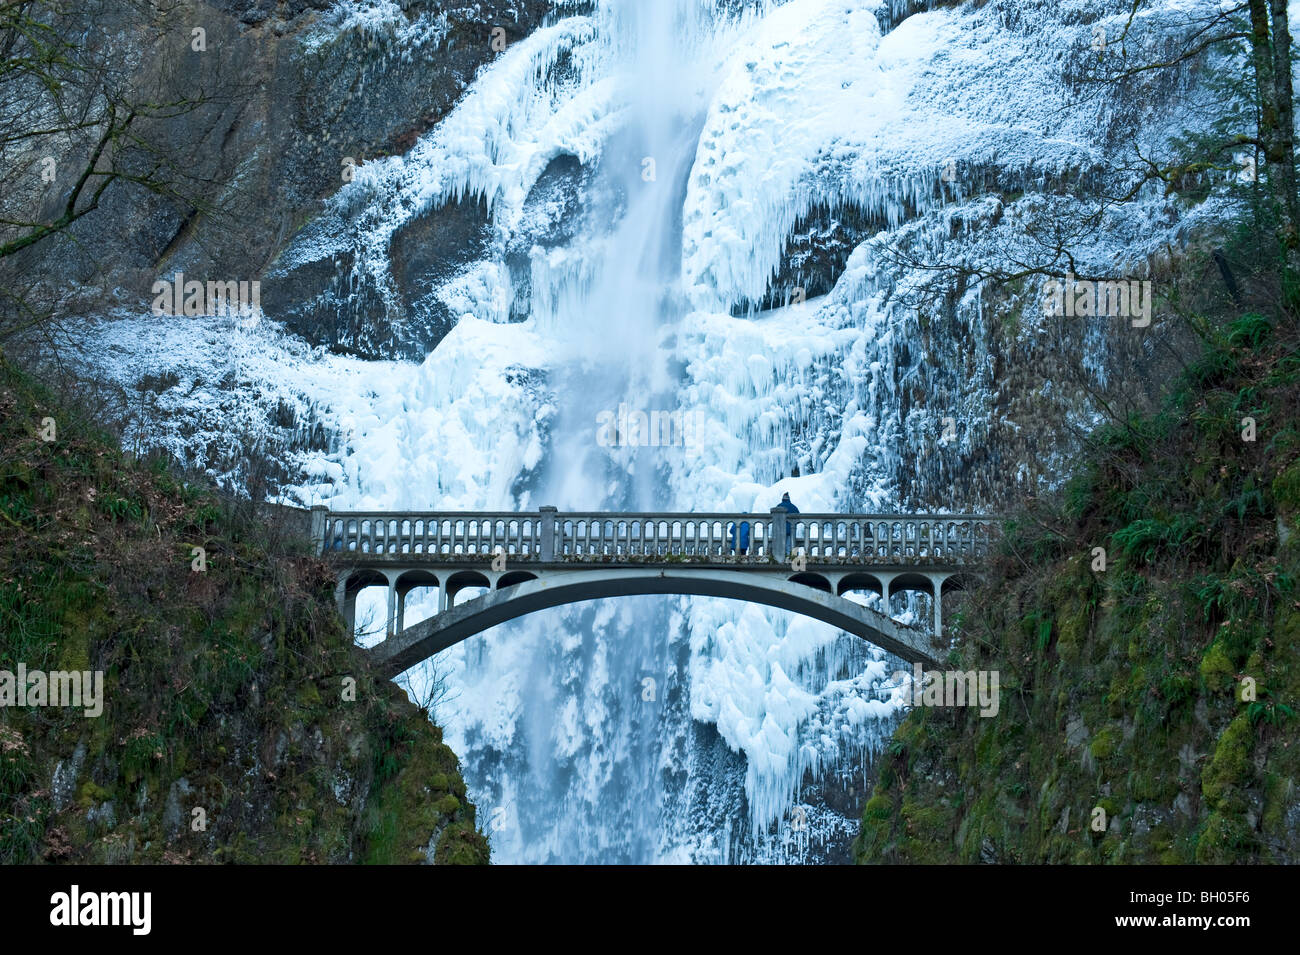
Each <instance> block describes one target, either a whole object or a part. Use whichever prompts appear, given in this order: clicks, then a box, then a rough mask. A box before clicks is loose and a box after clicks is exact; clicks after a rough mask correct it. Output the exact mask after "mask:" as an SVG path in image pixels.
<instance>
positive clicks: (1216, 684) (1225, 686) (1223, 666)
mask: <svg viewBox="0 0 1300 955" xmlns="http://www.w3.org/2000/svg"><path fill="white" fill-rule="evenodd" d="M1200 672H1201V679H1202V680H1203V681H1205V686H1206V687H1207V688H1208V689H1209V690H1211V691H1212V692H1215V693H1226V692H1228V691H1230V690H1231V689H1232V686H1233V683H1234V682H1235V677H1236V672H1237V671H1236V667H1234V666H1233V665H1232V661H1231V660H1230V659H1228V654H1227V653H1226V652H1225V651H1224V649H1223V646H1222V645H1221V644H1219V643H1217V642H1216V643H1212V644H1210V645H1209V646H1208V647H1207V648H1206V650H1205V655H1204V656H1202V657H1201V666H1200Z"/></svg>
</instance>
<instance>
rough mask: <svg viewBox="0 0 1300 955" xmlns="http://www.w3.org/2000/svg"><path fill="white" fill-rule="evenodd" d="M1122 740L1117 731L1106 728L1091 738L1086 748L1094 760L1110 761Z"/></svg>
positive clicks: (1111, 727)
mask: <svg viewBox="0 0 1300 955" xmlns="http://www.w3.org/2000/svg"><path fill="white" fill-rule="evenodd" d="M1122 739H1123V737H1122V735H1121V734H1120V732H1119V730H1117V729H1116V728H1115V727H1113V726H1108V727H1106V728H1105V729H1103V730H1102V731H1101V732H1100V733H1098V734H1097V735H1096V736H1095V737H1093V740H1092V743H1091V744H1090V745H1089V746H1088V752H1090V753H1091V754H1092V758H1093V759H1096V760H1107V759H1110V758H1111V757H1112V756H1114V755H1115V750H1116V749H1118V748H1119V744H1120V742H1121V741H1122Z"/></svg>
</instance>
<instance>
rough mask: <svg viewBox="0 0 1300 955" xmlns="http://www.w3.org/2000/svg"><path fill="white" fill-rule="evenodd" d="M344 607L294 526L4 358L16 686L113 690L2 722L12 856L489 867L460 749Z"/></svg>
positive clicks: (1, 470) (11, 710) (4, 640)
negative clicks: (387, 669) (63, 679)
mask: <svg viewBox="0 0 1300 955" xmlns="http://www.w3.org/2000/svg"><path fill="white" fill-rule="evenodd" d="M199 548H201V551H200V550H198V549H199ZM332 601H333V581H332V579H331V576H330V574H329V572H328V569H327V568H326V567H325V565H324V564H323V563H321V562H320V561H318V560H316V559H314V558H313V557H311V556H310V555H309V554H308V549H307V546H306V542H305V540H302V539H301V538H299V537H298V536H297V535H296V534H295V533H294V530H293V527H292V525H287V524H284V523H282V522H277V521H275V520H270V519H268V518H267V515H266V512H265V511H264V510H263V509H259V508H255V507H253V506H251V505H248V504H246V503H238V502H235V501H233V500H230V499H225V498H221V497H218V496H216V495H214V494H213V493H211V492H209V491H207V490H204V489H201V488H199V487H196V486H194V485H192V484H189V483H186V482H184V481H181V480H178V479H177V477H176V476H175V475H174V472H173V471H172V470H171V469H169V467H168V465H167V464H166V462H164V461H160V460H153V461H141V460H133V459H130V458H129V457H128V456H126V455H123V454H122V453H121V452H120V451H119V450H118V449H117V447H116V446H115V444H114V443H113V442H112V441H111V440H110V439H109V438H108V436H107V435H105V434H102V433H99V432H98V431H97V430H96V429H95V428H94V426H93V425H91V424H90V423H88V421H87V420H86V418H85V417H83V416H82V415H81V414H80V413H79V412H77V411H76V410H74V409H72V408H69V407H68V406H67V405H66V404H61V403H60V402H58V401H57V400H56V399H55V398H54V397H53V395H52V394H51V393H50V392H48V391H45V390H44V389H42V388H40V387H38V386H36V385H35V384H33V383H32V382H31V381H30V380H29V379H27V378H26V377H25V376H24V375H23V374H21V373H20V372H18V371H17V370H16V369H14V368H13V367H12V366H11V365H9V364H8V363H7V362H5V361H4V359H3V357H2V356H0V671H10V672H11V673H12V672H16V671H17V669H18V666H19V665H20V664H22V665H23V666H25V668H26V669H27V670H28V671H29V672H30V671H34V670H43V671H72V670H78V671H102V672H103V674H104V676H103V680H104V692H103V697H104V699H103V712H102V715H100V716H98V717H87V716H86V715H84V712H83V710H82V709H74V708H60V707H52V706H46V707H15V706H6V707H4V708H0V862H2V863H15V862H37V861H70V862H92V863H94V862H183V861H184V862H188V861H193V862H279V863H295V862H348V861H351V862H361V861H366V862H380V863H386V862H419V861H426V860H428V861H436V862H438V863H477V862H486V861H487V858H488V847H487V842H486V839H485V838H484V836H483V835H482V833H480V832H479V831H478V830H477V828H476V825H475V813H474V807H473V806H472V805H471V804H470V803H469V802H468V801H467V800H466V795H465V785H464V782H463V781H462V779H461V777H460V773H459V771H458V764H457V759H456V756H455V754H453V753H452V751H451V750H450V749H449V748H448V747H447V746H446V745H444V744H443V742H442V739H441V732H440V731H439V730H438V728H437V727H434V726H432V725H430V724H429V722H428V721H427V719H426V715H427V714H425V713H424V712H423V711H420V710H418V709H417V708H416V707H414V706H413V705H411V704H410V703H409V702H407V700H406V699H405V697H404V696H403V694H402V693H401V691H400V690H399V689H398V688H397V687H395V686H393V685H392V684H391V683H389V682H387V681H385V680H383V679H381V678H379V677H377V676H375V675H372V674H371V673H370V672H368V670H367V668H366V664H365V661H364V659H363V658H362V656H361V654H360V652H359V651H358V650H356V649H355V647H354V646H353V645H352V641H351V639H350V638H349V635H348V634H347V633H345V631H344V627H343V625H342V622H341V621H340V620H339V618H338V616H337V614H336V613H335V612H334V610H333V605H332Z"/></svg>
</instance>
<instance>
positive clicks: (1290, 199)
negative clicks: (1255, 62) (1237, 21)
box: [1268, 0, 1300, 269]
mask: <svg viewBox="0 0 1300 955" xmlns="http://www.w3.org/2000/svg"><path fill="white" fill-rule="evenodd" d="M1269 7H1270V9H1271V13H1272V20H1273V23H1272V26H1273V97H1274V102H1275V104H1276V107H1277V156H1276V158H1273V157H1270V158H1269V160H1268V161H1269V162H1270V164H1271V163H1273V162H1276V163H1277V166H1276V167H1275V168H1274V169H1273V170H1272V171H1270V174H1269V178H1270V179H1272V180H1274V182H1275V191H1274V194H1275V196H1276V197H1277V199H1278V202H1279V204H1281V205H1282V206H1283V208H1284V209H1285V210H1286V216H1287V219H1288V220H1289V225H1290V231H1289V232H1284V233H1283V240H1284V242H1285V243H1286V252H1287V265H1288V266H1290V267H1291V268H1292V269H1295V268H1296V267H1297V264H1298V263H1297V261H1296V258H1297V253H1298V252H1300V233H1298V232H1297V229H1300V196H1298V195H1297V192H1296V168H1295V100H1294V91H1293V89H1292V83H1291V28H1290V25H1289V22H1288V18H1287V3H1286V0H1269Z"/></svg>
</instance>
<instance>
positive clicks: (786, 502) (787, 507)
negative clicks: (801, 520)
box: [777, 491, 799, 514]
mask: <svg viewBox="0 0 1300 955" xmlns="http://www.w3.org/2000/svg"><path fill="white" fill-rule="evenodd" d="M777 507H779V508H781V510H783V511H785V512H786V513H788V514H798V513H799V508H797V507H795V506H794V502H793V501H792V500H790V492H789V491H786V492H785V493H784V494H782V495H781V503H780V504H778V505H777Z"/></svg>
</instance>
